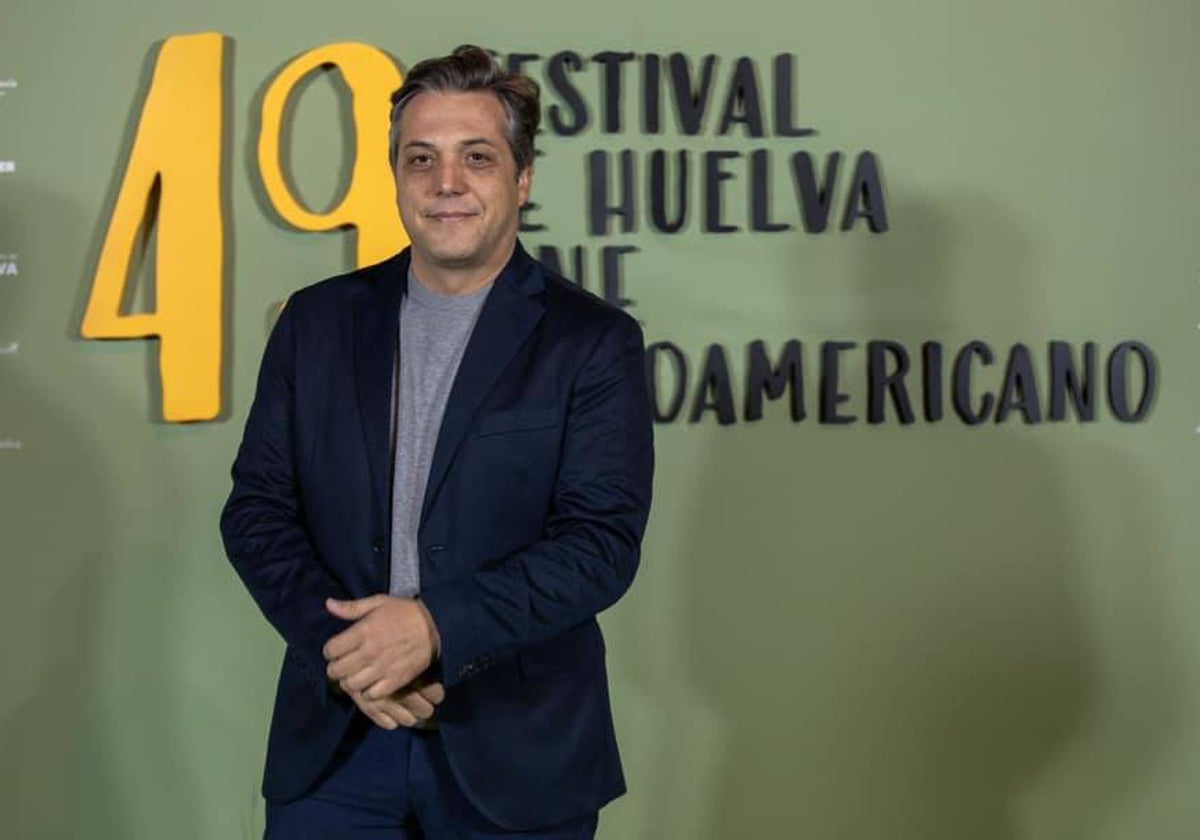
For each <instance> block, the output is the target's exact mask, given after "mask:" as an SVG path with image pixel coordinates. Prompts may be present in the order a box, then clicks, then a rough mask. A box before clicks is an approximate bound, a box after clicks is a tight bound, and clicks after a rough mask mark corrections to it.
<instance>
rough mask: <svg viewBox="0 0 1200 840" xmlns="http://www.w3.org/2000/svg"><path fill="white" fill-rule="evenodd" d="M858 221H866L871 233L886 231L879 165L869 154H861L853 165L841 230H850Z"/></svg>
mask: <svg viewBox="0 0 1200 840" xmlns="http://www.w3.org/2000/svg"><path fill="white" fill-rule="evenodd" d="M859 219H866V220H867V225H868V226H869V227H870V228H871V232H872V233H883V232H884V231H886V230H887V229H888V218H887V207H886V206H884V203H883V186H882V184H881V183H880V180H879V164H878V162H877V161H876V160H875V155H874V154H873V153H871V152H863V153H861V154H860V155H859V156H858V162H857V163H856V164H855V165H854V178H853V179H852V182H851V184H850V194H849V196H847V199H846V214H845V215H844V216H843V217H842V230H850V228H852V227H854V223H855V222H856V221H858V220H859Z"/></svg>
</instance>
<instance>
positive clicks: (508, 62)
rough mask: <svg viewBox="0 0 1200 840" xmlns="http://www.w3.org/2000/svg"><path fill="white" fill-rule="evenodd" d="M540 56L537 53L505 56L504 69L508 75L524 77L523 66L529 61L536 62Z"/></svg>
mask: <svg viewBox="0 0 1200 840" xmlns="http://www.w3.org/2000/svg"><path fill="white" fill-rule="evenodd" d="M539 58H541V56H540V55H539V54H538V53H509V54H508V55H507V56H505V62H504V67H505V70H506V71H507V72H509V73H516V74H518V75H526V73H525V65H526V64H528V63H529V62H531V61H537V60H538V59H539Z"/></svg>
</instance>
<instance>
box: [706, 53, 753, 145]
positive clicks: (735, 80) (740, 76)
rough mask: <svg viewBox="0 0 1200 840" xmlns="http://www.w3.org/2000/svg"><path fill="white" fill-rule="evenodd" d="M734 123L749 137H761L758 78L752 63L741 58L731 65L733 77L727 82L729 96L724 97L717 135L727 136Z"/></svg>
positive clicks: (745, 58)
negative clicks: (723, 106) (723, 109)
mask: <svg viewBox="0 0 1200 840" xmlns="http://www.w3.org/2000/svg"><path fill="white" fill-rule="evenodd" d="M734 123H741V124H742V125H744V126H745V127H746V134H747V136H749V137H762V136H763V135H764V134H765V132H764V131H763V118H762V102H761V101H760V100H759V96H758V76H757V75H756V74H755V72H754V62H753V61H752V60H750V59H749V58H747V57H745V56H743V57H742V58H739V59H738V60H737V62H736V63H735V64H734V65H733V76H732V77H731V78H730V81H729V94H728V95H727V96H726V97H725V112H724V113H723V114H722V115H721V127H720V128H719V129H717V133H718V134H728V133H729V129H730V128H732V127H733V124H734Z"/></svg>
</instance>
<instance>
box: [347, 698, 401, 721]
mask: <svg viewBox="0 0 1200 840" xmlns="http://www.w3.org/2000/svg"><path fill="white" fill-rule="evenodd" d="M350 696H351V697H352V698H353V699H354V705H356V706H358V710H359V711H360V712H362V713H363V714H364V715H366V716H367V718H368V719H370V721H371V722H372V723H374V724H375V725H376V726H378V727H380V728H381V729H395V728H396V727H397V726H399V724H398V723H397V722H396V721H395V720H393V719H392V718H391V717H389V716H388V715H386V714H384V711H383V709H381V708H379V707H378V706H376V705H375V704H374V703H370V702H368V701H367V700H366V699H365V698H363V696H362V695H361V694H359V693H357V692H354V693H351V695H350Z"/></svg>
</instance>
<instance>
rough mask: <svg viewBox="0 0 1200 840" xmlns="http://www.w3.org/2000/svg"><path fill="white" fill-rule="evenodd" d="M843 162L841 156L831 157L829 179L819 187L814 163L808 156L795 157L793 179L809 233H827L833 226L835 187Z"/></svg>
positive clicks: (832, 155)
mask: <svg viewBox="0 0 1200 840" xmlns="http://www.w3.org/2000/svg"><path fill="white" fill-rule="evenodd" d="M841 162H842V153H841V152H833V153H832V154H830V155H829V157H827V158H826V159H825V178H824V180H823V182H822V183H820V184H818V183H817V175H816V172H815V171H814V170H813V161H812V158H811V157H810V156H809V154H808V152H796V153H795V154H794V155H792V177H793V178H794V179H795V181H796V192H797V193H798V194H799V195H800V220H801V221H802V222H803V223H804V229H805V230H806V231H808V232H809V233H823V232H824V231H825V228H826V227H827V226H828V225H829V209H830V207H831V206H832V204H833V202H832V200H831V199H832V198H833V187H834V184H836V183H837V174H838V167H839V166H840V165H841Z"/></svg>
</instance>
